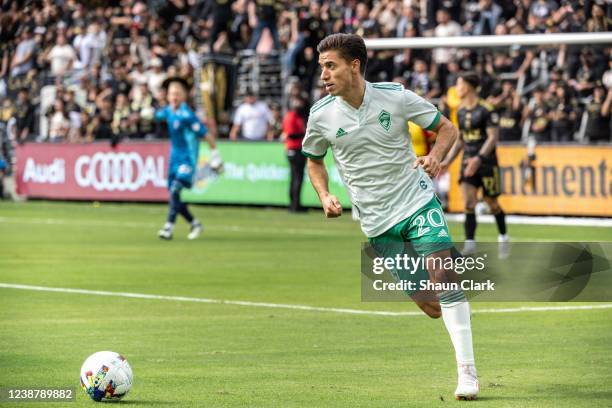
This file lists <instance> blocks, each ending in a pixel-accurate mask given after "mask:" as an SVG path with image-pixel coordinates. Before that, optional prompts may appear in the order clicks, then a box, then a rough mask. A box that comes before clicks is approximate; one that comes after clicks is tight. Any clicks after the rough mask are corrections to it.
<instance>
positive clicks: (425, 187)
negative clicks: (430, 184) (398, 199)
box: [419, 180, 427, 190]
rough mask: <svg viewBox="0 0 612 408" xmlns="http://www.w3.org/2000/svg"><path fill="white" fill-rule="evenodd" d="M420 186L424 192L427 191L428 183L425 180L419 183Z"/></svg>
mask: <svg viewBox="0 0 612 408" xmlns="http://www.w3.org/2000/svg"><path fill="white" fill-rule="evenodd" d="M419 186H421V188H422V189H423V190H427V182H426V181H425V180H421V181H419Z"/></svg>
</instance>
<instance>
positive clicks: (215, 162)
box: [210, 149, 223, 173]
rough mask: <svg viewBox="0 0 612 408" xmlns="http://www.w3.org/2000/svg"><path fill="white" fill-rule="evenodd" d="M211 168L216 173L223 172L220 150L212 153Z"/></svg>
mask: <svg viewBox="0 0 612 408" xmlns="http://www.w3.org/2000/svg"><path fill="white" fill-rule="evenodd" d="M210 168H211V169H212V170H213V171H214V172H215V173H222V172H223V159H221V155H220V154H219V151H218V150H216V149H215V150H213V151H211V153H210Z"/></svg>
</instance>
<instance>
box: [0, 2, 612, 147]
mask: <svg viewBox="0 0 612 408" xmlns="http://www.w3.org/2000/svg"><path fill="white" fill-rule="evenodd" d="M611 15H612V5H611V4H610V3H609V2H608V3H605V2H602V1H592V0H571V1H567V0H563V1H561V2H560V3H559V2H557V1H554V0H522V1H518V0H517V1H514V2H512V1H499V0H497V1H495V0H480V1H478V2H477V1H467V0H463V1H461V0H446V1H427V2H418V1H410V0H405V1H403V2H402V1H397V0H377V1H373V2H356V1H350V2H338V1H329V0H323V1H321V2H303V1H295V0H294V1H286V2H285V1H273V2H269V1H268V2H261V4H258V2H257V1H253V0H237V1H235V2H232V1H228V0H225V1H208V0H204V1H203V0H191V1H176V2H162V1H157V0H151V1H148V2H143V1H136V0H123V1H114V2H100V1H97V2H96V1H94V2H88V3H87V5H86V4H85V3H81V2H77V1H74V0H67V1H63V2H53V1H50V0H42V1H11V2H3V4H2V17H1V19H2V24H1V27H2V28H1V31H0V44H1V48H0V109H1V112H0V113H1V115H0V122H1V123H0V133H2V135H1V136H2V143H1V146H2V149H3V151H2V152H0V155H2V156H5V157H7V156H10V150H11V149H10V145H11V143H9V142H8V141H7V140H9V141H11V142H19V143H23V142H28V141H53V142H69V143H83V142H91V141H94V140H110V141H112V142H113V143H116V142H118V141H119V140H121V139H123V138H129V139H151V138H160V137H163V136H164V135H163V129H161V130H160V129H156V128H155V127H154V124H153V123H152V121H151V117H152V116H151V115H152V111H153V109H154V108H155V106H156V101H155V99H156V96H157V95H156V94H157V93H158V92H159V85H160V84H161V82H162V81H163V79H164V78H166V77H167V76H170V75H181V76H183V77H185V78H186V79H188V80H189V81H190V83H196V84H197V85H198V87H196V93H202V94H204V97H201V96H202V95H194V96H195V98H194V101H196V103H200V104H202V105H203V106H199V108H200V109H201V110H202V111H204V110H205V111H207V112H208V114H209V115H208V116H213V117H214V119H216V120H217V121H219V122H220V129H221V132H220V135H221V137H224V136H227V130H228V129H229V117H230V115H231V113H232V111H233V109H234V108H235V107H236V106H237V103H239V102H240V100H241V96H242V94H243V92H244V90H245V89H253V90H255V91H256V92H257V93H258V96H259V98H260V99H262V100H267V101H268V102H270V101H278V100H279V93H280V94H281V95H280V99H281V100H283V101H285V102H286V101H287V97H286V95H284V94H283V90H282V87H281V85H286V86H287V88H289V84H294V83H299V84H300V85H301V88H302V94H303V96H304V98H306V99H308V100H309V102H312V101H313V100H315V99H316V98H318V97H320V92H321V91H320V87H319V84H318V78H317V75H318V72H317V71H318V63H317V55H316V45H317V43H318V41H319V40H320V39H322V38H323V37H324V36H325V35H327V34H329V33H332V32H339V31H342V32H348V33H357V34H360V35H362V36H364V37H366V38H379V37H397V36H405V37H416V36H448V35H464V36H470V35H503V34H509V33H510V34H521V33H555V32H577V31H585V30H588V31H591V32H598V31H609V30H610V29H611V27H612V20H611V19H610V16H611ZM258 21H259V23H258ZM270 21H276V26H275V28H276V29H275V30H269V29H268V28H264V26H267V25H269V22H270ZM262 22H265V24H262ZM255 31H256V34H257V37H260V39H259V41H258V42H257V44H254V43H253V44H251V43H252V42H253V41H252V39H253V36H252V33H253V32H255ZM272 33H273V34H274V35H272ZM248 48H255V49H256V51H257V53H258V55H257V56H254V55H253V52H252V51H251V50H249V49H248ZM611 50H612V48H611V47H607V48H605V47H580V48H578V47H567V46H563V45H561V46H558V47H540V48H523V47H510V48H498V49H493V48H485V49H472V50H468V49H434V50H433V51H430V50H418V49H406V50H401V51H395V50H380V51H370V55H369V57H370V61H369V64H368V67H367V78H368V79H369V80H371V81H381V80H382V81H391V80H394V79H399V78H403V79H404V80H405V81H406V83H407V84H408V85H409V86H411V87H414V90H415V91H416V92H418V93H421V94H423V95H424V96H427V97H428V98H434V100H439V101H440V102H441V103H442V104H446V103H448V98H449V97H451V98H452V91H451V93H449V88H450V87H451V86H452V84H453V83H454V78H455V76H456V74H457V72H459V71H460V70H464V69H471V70H476V71H477V72H479V73H480V75H481V77H482V83H483V86H482V91H481V94H482V97H483V98H487V99H488V100H489V101H490V102H492V103H494V104H495V105H496V107H497V108H498V109H499V111H500V114H501V115H502V116H503V117H506V118H507V119H508V120H507V121H506V122H505V123H506V125H508V126H510V129H507V132H506V134H507V135H508V140H517V139H519V137H518V135H519V134H520V130H519V129H522V128H523V127H525V126H526V128H527V129H528V130H529V131H530V132H535V133H537V136H538V140H539V142H575V141H590V142H593V143H595V142H597V143H602V142H604V143H609V142H610V133H611V132H610V105H611V104H612V89H611V85H612V81H611V80H610V78H612V54H611ZM205 59H206V60H208V61H213V62H214V61H223V63H222V65H223V64H224V66H226V67H227V66H230V65H232V64H234V66H233V67H231V68H230V69H226V70H224V71H223V72H222V73H219V72H218V71H214V72H213V74H212V75H208V77H207V75H204V74H202V72H201V71H200V70H199V68H200V66H202V61H203V60H205ZM228 61H229V62H228ZM198 73H200V74H199V75H196V74H198ZM238 80H239V82H240V84H238V85H235V84H234V82H236V81H238ZM207 81H208V82H207ZM517 82H518V83H520V84H521V85H522V86H521V87H518V89H517V86H516V84H517ZM211 83H213V84H214V85H213V88H215V89H216V90H215V91H213V92H211V86H210V84H211ZM504 83H506V85H504ZM23 89H25V90H27V96H28V97H27V98H25V99H23V98H22V99H19V98H18V97H17V95H18V94H19V93H20V90H23ZM287 92H289V89H287V90H285V91H284V93H287ZM207 93H209V94H208V95H206V94H207ZM539 93H541V100H542V101H543V104H542V106H540V105H539V104H538V103H539V102H537V101H538V96H536V97H535V98H534V94H536V95H537V94H539ZM228 101H229V103H228ZM211 104H216V105H218V106H217V109H212V108H211V107H210V106H209V105H211ZM207 105H208V106H207ZM284 108H286V107H284ZM24 112H25V113H24ZM534 115H536V117H534ZM33 118H34V119H33ZM536 121H537V122H538V123H537V124H536V123H534V122H536ZM224 124H225V126H224ZM542 126H543V128H541V127H542Z"/></svg>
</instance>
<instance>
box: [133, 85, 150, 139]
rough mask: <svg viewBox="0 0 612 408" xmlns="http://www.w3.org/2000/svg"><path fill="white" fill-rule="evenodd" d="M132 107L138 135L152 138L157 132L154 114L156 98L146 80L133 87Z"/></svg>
mask: <svg viewBox="0 0 612 408" xmlns="http://www.w3.org/2000/svg"><path fill="white" fill-rule="evenodd" d="M130 100H131V101H132V102H131V104H130V109H131V111H132V116H131V118H132V121H133V122H134V123H135V124H136V127H137V134H138V137H141V138H142V137H144V138H150V137H153V134H154V133H155V123H154V120H153V115H154V113H155V108H154V98H153V95H151V92H149V89H148V88H147V84H146V82H141V83H140V84H138V85H136V86H134V88H132V93H131V94H130Z"/></svg>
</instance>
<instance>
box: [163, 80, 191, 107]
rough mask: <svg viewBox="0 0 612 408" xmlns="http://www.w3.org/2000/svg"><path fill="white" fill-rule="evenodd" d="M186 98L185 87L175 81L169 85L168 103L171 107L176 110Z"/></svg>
mask: <svg viewBox="0 0 612 408" xmlns="http://www.w3.org/2000/svg"><path fill="white" fill-rule="evenodd" d="M186 99H187V93H186V92H185V88H183V87H182V86H181V85H180V84H177V83H175V82H173V83H171V84H170V86H169V87H168V103H169V104H170V107H171V108H172V109H174V110H176V109H178V107H179V106H181V103H183V102H185V100H186Z"/></svg>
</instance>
